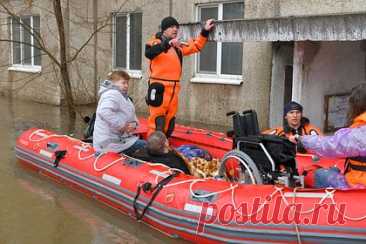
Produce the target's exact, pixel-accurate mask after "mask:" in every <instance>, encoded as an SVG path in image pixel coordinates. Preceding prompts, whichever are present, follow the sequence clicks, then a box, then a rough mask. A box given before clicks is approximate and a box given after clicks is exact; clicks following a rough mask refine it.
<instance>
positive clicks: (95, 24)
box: [93, 0, 98, 102]
mask: <svg viewBox="0 0 366 244" xmlns="http://www.w3.org/2000/svg"><path fill="white" fill-rule="evenodd" d="M97 28H98V0H93V31H94V32H95V31H96V30H97ZM97 51H98V33H97V34H95V35H94V50H93V59H94V77H93V78H94V99H95V102H96V101H97V93H98V61H97V56H98V53H97Z"/></svg>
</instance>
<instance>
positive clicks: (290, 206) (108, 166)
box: [16, 125, 366, 244]
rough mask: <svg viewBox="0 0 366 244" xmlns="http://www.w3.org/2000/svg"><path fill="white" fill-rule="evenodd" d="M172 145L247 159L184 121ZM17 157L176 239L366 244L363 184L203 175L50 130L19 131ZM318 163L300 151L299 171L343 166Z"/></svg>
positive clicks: (217, 137)
mask: <svg viewBox="0 0 366 244" xmlns="http://www.w3.org/2000/svg"><path fill="white" fill-rule="evenodd" d="M144 131H145V129H144V128H141V130H140V132H141V134H142V135H143V136H144V135H145V134H144ZM171 143H172V145H174V146H178V145H181V144H196V145H199V146H200V147H203V148H206V149H207V150H209V151H210V153H211V154H212V155H214V156H215V157H218V158H222V157H224V155H225V154H226V158H228V156H229V158H230V157H231V159H235V158H240V155H239V156H235V154H227V152H228V151H230V150H231V149H232V141H231V139H230V138H227V137H226V136H224V134H222V133H218V132H212V131H207V130H201V129H195V128H190V127H184V126H179V125H178V126H177V127H176V130H175V132H174V134H173V137H172V138H171ZM230 155H231V156H230ZM16 157H17V158H18V159H19V161H20V162H21V163H23V164H24V165H26V166H29V167H30V168H31V169H33V170H35V171H37V172H38V173H39V174H41V175H43V176H47V177H49V178H51V179H53V180H55V181H56V182H59V183H62V184H64V185H66V186H69V187H70V188H72V189H75V190H77V191H80V192H83V193H85V194H86V195H87V196H89V197H91V198H93V199H97V200H99V201H101V202H102V203H105V204H106V205H108V206H111V207H113V208H115V209H117V210H119V211H120V212H123V213H125V214H128V215H131V216H132V217H133V218H134V219H138V220H140V221H143V222H144V223H146V224H148V225H150V226H152V227H153V228H155V229H157V230H159V231H161V232H163V233H165V234H167V235H169V236H171V237H175V238H183V239H186V240H189V241H192V242H197V243H342V244H343V243H366V207H365V203H366V190H363V189H359V190H348V191H342V190H335V189H311V188H305V187H302V188H301V187H294V188H290V187H284V186H282V185H275V184H243V183H235V182H228V181H226V180H224V179H222V178H209V179H201V178H196V177H193V176H189V175H185V174H183V173H178V172H177V171H175V170H172V169H169V168H167V167H166V166H164V165H161V164H152V163H148V162H143V161H139V160H136V159H133V158H129V157H126V156H120V155H118V154H116V153H105V154H99V155H96V154H95V151H94V149H93V148H92V147H91V146H90V144H87V143H84V142H82V141H80V140H77V139H74V138H71V137H68V136H65V135H57V134H54V133H52V132H50V131H46V130H43V129H30V130H28V131H25V132H24V133H22V134H21V135H20V136H19V138H18V139H17V142H16ZM316 161H317V162H314V157H312V156H311V155H310V156H309V155H298V156H297V164H298V169H299V171H300V173H301V172H302V171H304V169H305V170H306V168H307V167H309V165H312V164H314V163H316V164H321V165H334V164H335V163H336V161H334V160H325V159H320V160H319V159H316ZM131 221H135V220H132V219H131Z"/></svg>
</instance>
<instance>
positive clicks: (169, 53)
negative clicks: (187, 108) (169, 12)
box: [145, 16, 214, 137]
mask: <svg viewBox="0 0 366 244" xmlns="http://www.w3.org/2000/svg"><path fill="white" fill-rule="evenodd" d="M213 27H214V22H213V19H209V20H207V21H206V24H205V26H204V28H202V31H201V33H200V35H199V36H198V37H197V38H196V39H192V40H189V41H188V43H183V42H180V41H179V39H178V38H177V34H178V29H179V23H178V21H177V20H176V19H175V18H173V17H170V16H169V17H166V18H164V19H163V20H162V21H161V32H158V33H156V34H155V35H154V36H153V37H152V38H151V39H150V40H149V41H148V42H147V43H146V47H145V56H146V57H147V58H148V59H149V60H150V65H149V67H150V74H149V75H150V77H149V88H148V92H147V96H146V102H147V104H148V105H149V112H150V115H149V119H148V126H149V131H148V134H151V133H152V132H154V131H155V130H158V131H163V132H164V133H165V134H166V136H167V137H169V136H170V135H171V134H172V133H173V130H174V124H175V114H176V113H177V109H178V95H179V90H180V82H179V81H180V78H181V74H182V62H183V56H187V55H190V54H193V53H196V52H199V51H200V50H201V49H202V48H203V47H204V46H205V44H206V42H207V38H208V35H209V32H210V31H211V30H212V28H213Z"/></svg>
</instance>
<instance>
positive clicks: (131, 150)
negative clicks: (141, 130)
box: [121, 139, 146, 156]
mask: <svg viewBox="0 0 366 244" xmlns="http://www.w3.org/2000/svg"><path fill="white" fill-rule="evenodd" d="M145 146H146V141H145V140H141V139H138V140H137V141H136V142H135V143H134V144H132V146H130V147H129V148H127V149H126V150H124V151H122V152H121V153H123V154H126V155H128V156H131V155H132V154H133V153H134V152H136V151H137V150H139V149H141V148H143V147H145Z"/></svg>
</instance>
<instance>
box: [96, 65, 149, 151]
mask: <svg viewBox="0 0 366 244" xmlns="http://www.w3.org/2000/svg"><path fill="white" fill-rule="evenodd" d="M129 79H130V77H129V75H128V74H127V73H126V72H124V71H113V72H112V73H111V74H110V75H109V77H108V80H105V81H103V82H102V83H101V85H100V89H99V102H98V107H97V112H96V120H95V125H94V132H93V146H94V148H95V150H96V151H98V152H105V151H113V152H117V153H123V154H126V155H131V154H132V153H133V152H135V151H136V150H138V149H140V148H142V147H144V146H145V145H146V142H145V141H144V140H140V139H139V138H138V136H136V135H135V134H134V131H135V130H136V127H137V126H138V119H137V117H136V113H135V106H134V105H133V103H132V100H131V98H130V97H129V96H128V95H127V92H128V82H129Z"/></svg>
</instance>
